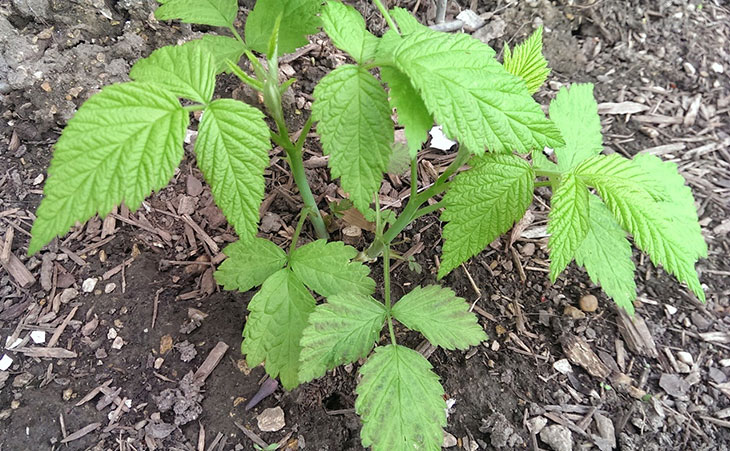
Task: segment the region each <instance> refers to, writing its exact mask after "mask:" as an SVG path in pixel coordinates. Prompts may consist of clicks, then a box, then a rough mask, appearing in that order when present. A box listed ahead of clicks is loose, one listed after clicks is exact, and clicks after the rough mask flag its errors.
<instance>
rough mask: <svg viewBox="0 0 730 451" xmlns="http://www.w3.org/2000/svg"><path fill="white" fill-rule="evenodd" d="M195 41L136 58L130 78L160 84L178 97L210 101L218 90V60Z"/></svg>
mask: <svg viewBox="0 0 730 451" xmlns="http://www.w3.org/2000/svg"><path fill="white" fill-rule="evenodd" d="M204 50H205V49H203V48H202V46H201V45H198V44H193V42H191V43H188V44H184V45H168V46H166V47H162V48H159V49H157V50H155V51H154V52H152V54H151V55H150V56H148V57H147V58H144V59H141V60H139V61H137V62H136V63H135V64H134V66H132V70H131V71H130V72H129V78H131V79H133V80H137V81H144V82H149V83H154V84H157V85H160V87H162V88H164V89H166V90H168V91H170V92H171V93H173V94H175V95H176V96H178V97H183V98H186V99H190V100H194V101H196V102H199V103H208V102H210V99H212V98H213V91H214V90H215V71H216V66H215V60H214V58H213V56H212V54H211V53H209V52H206V51H204Z"/></svg>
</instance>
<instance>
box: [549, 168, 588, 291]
mask: <svg viewBox="0 0 730 451" xmlns="http://www.w3.org/2000/svg"><path fill="white" fill-rule="evenodd" d="M550 203H551V208H550V214H549V216H548V227H547V231H548V233H550V240H549V241H548V248H549V249H550V280H551V281H552V282H555V280H556V279H557V278H558V276H559V275H560V273H561V272H563V270H564V269H565V267H566V266H568V264H569V263H570V262H571V261H572V260H573V257H574V256H575V251H576V250H577V249H578V247H580V244H581V242H582V241H583V239H584V238H585V236H586V234H587V233H588V227H589V218H590V212H589V207H588V187H587V186H586V185H585V183H583V181H582V180H580V179H579V178H578V177H576V176H575V174H573V173H571V172H569V173H567V174H564V175H563V176H562V177H561V178H560V185H558V187H557V189H556V190H555V193H554V194H553V197H552V199H551V201H550Z"/></svg>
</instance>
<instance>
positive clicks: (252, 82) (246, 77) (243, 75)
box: [226, 60, 264, 91]
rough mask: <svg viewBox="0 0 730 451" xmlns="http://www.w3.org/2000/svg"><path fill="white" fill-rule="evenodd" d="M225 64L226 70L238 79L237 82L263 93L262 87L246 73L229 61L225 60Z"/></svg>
mask: <svg viewBox="0 0 730 451" xmlns="http://www.w3.org/2000/svg"><path fill="white" fill-rule="evenodd" d="M226 64H227V65H228V69H229V70H230V71H231V72H233V73H234V75H236V77H238V79H239V80H241V81H242V82H244V83H245V84H247V85H249V86H251V87H252V88H254V89H255V90H257V91H263V90H264V85H263V84H262V83H261V82H260V81H258V80H256V79H255V78H253V77H251V76H250V75H248V74H247V73H246V72H244V71H242V70H241V68H240V67H238V66H237V65H236V64H234V63H233V62H232V61H231V60H226Z"/></svg>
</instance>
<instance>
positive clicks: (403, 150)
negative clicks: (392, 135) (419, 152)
mask: <svg viewBox="0 0 730 451" xmlns="http://www.w3.org/2000/svg"><path fill="white" fill-rule="evenodd" d="M392 149H393V151H392V153H391V154H390V160H389V161H388V169H387V170H388V174H395V175H401V174H404V173H405V172H406V171H408V170H409V169H410V167H411V153H410V151H409V150H408V146H407V145H405V144H404V143H400V142H395V143H393V146H392Z"/></svg>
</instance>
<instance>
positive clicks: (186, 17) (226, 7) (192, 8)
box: [155, 0, 238, 27]
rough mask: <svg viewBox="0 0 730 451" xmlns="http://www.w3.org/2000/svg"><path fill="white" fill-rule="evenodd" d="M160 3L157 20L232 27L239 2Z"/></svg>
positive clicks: (179, 0)
mask: <svg viewBox="0 0 730 451" xmlns="http://www.w3.org/2000/svg"><path fill="white" fill-rule="evenodd" d="M158 1H159V0H158ZM160 3H162V5H161V6H160V7H159V8H157V10H155V17H156V18H157V20H175V19H178V20H180V21H181V22H184V23H195V24H201V25H210V26H213V27H230V26H233V20H234V19H235V18H236V14H237V13H238V1H237V0H165V1H164V2H162V1H160Z"/></svg>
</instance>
